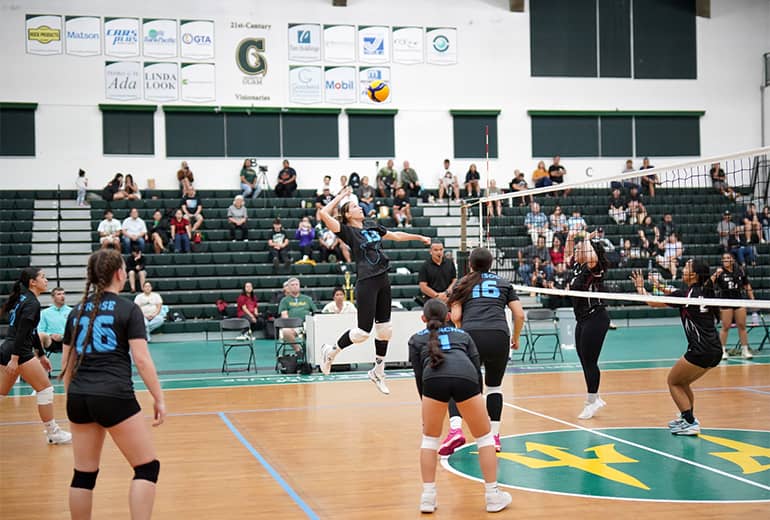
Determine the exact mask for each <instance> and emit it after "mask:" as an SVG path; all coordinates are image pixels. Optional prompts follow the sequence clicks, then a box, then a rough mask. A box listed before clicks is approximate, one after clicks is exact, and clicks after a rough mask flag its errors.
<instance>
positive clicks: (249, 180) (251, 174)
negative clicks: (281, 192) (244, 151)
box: [241, 159, 278, 199]
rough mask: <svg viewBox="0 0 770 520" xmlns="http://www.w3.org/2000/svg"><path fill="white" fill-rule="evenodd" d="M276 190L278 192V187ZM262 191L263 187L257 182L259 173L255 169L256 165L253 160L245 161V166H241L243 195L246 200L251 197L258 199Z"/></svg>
mask: <svg viewBox="0 0 770 520" xmlns="http://www.w3.org/2000/svg"><path fill="white" fill-rule="evenodd" d="M275 189H276V192H277V191H278V186H276V188H275ZM261 191H262V186H260V185H259V183H258V182H257V172H256V170H255V169H254V164H253V163H252V161H251V159H244V160H243V166H241V195H242V196H243V197H244V198H245V197H251V198H252V199H256V198H257V197H259V193H260V192H261Z"/></svg>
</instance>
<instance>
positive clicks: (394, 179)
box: [377, 159, 398, 197]
mask: <svg viewBox="0 0 770 520" xmlns="http://www.w3.org/2000/svg"><path fill="white" fill-rule="evenodd" d="M397 183H398V173H396V170H395V168H393V159H388V163H387V166H383V167H382V168H380V171H378V172H377V188H378V189H379V190H380V197H392V196H393V191H394V190H395V188H396V184H397Z"/></svg>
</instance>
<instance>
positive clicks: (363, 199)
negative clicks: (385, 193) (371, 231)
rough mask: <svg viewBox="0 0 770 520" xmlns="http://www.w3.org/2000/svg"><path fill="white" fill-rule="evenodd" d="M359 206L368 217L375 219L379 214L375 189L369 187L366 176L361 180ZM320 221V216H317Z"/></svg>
mask: <svg viewBox="0 0 770 520" xmlns="http://www.w3.org/2000/svg"><path fill="white" fill-rule="evenodd" d="M357 194H358V205H359V206H361V209H362V210H363V211H364V215H366V216H367V217H373V216H375V215H376V214H377V211H376V210H375V209H374V195H375V193H374V188H372V187H371V186H370V185H369V177H367V176H366V175H364V176H363V177H362V178H361V186H360V187H359V188H358V193H357ZM316 219H318V216H316Z"/></svg>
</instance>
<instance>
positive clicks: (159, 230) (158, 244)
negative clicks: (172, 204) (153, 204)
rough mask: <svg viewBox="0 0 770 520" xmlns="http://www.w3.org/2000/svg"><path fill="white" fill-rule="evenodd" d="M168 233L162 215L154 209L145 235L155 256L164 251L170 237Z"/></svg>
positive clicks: (166, 224)
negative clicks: (148, 238)
mask: <svg viewBox="0 0 770 520" xmlns="http://www.w3.org/2000/svg"><path fill="white" fill-rule="evenodd" d="M170 233H171V232H170V231H169V229H168V223H167V222H166V219H164V218H163V213H161V212H160V210H158V209H156V210H155V212H153V214H152V222H150V227H149V228H147V235H148V236H149V237H150V241H151V242H152V248H153V251H155V254H160V253H162V252H163V250H164V249H166V244H168V243H169V237H170V236H171V234H170Z"/></svg>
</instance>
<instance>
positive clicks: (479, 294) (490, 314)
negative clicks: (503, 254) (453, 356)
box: [463, 273, 519, 334]
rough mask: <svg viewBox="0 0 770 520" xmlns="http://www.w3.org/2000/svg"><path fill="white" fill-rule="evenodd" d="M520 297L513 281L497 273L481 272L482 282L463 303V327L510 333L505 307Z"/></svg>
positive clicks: (465, 328)
mask: <svg viewBox="0 0 770 520" xmlns="http://www.w3.org/2000/svg"><path fill="white" fill-rule="evenodd" d="M518 299H519V297H518V295H517V294H516V290H515V289H514V288H513V286H512V285H511V282H509V281H508V280H506V279H505V278H501V277H499V276H497V275H496V274H495V273H481V283H479V284H478V285H476V286H475V287H473V289H472V290H471V295H470V297H469V298H468V299H467V300H466V301H465V302H464V303H463V329H464V330H502V331H505V333H506V334H510V329H509V327H508V320H507V319H506V317H505V308H506V307H507V306H508V304H509V303H510V302H513V301H517V300H518Z"/></svg>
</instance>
